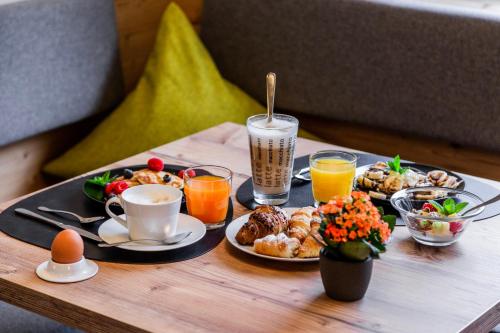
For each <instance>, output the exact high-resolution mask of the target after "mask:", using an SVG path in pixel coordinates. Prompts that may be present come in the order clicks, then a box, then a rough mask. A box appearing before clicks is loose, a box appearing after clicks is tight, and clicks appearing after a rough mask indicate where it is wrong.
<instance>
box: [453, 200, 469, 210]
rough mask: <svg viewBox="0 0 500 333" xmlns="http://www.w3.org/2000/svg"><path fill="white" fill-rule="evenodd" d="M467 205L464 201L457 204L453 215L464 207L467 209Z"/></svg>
mask: <svg viewBox="0 0 500 333" xmlns="http://www.w3.org/2000/svg"><path fill="white" fill-rule="evenodd" d="M468 204H469V203H468V202H465V201H464V202H459V203H457V205H456V206H455V213H458V212H460V211H462V210H463V209H464V208H465V207H467V205H468Z"/></svg>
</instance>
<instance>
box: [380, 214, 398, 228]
mask: <svg viewBox="0 0 500 333" xmlns="http://www.w3.org/2000/svg"><path fill="white" fill-rule="evenodd" d="M382 220H384V222H387V224H389V229H390V230H391V231H393V230H394V227H395V226H396V215H384V216H382Z"/></svg>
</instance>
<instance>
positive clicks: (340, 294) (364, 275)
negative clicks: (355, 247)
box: [319, 247, 373, 302]
mask: <svg viewBox="0 0 500 333" xmlns="http://www.w3.org/2000/svg"><path fill="white" fill-rule="evenodd" d="M319 267H320V272H321V280H322V281H323V286H324V287H325V292H326V294H327V295H328V297H330V298H333V299H335V300H338V301H345V302H351V301H356V300H358V299H361V298H363V296H364V295H365V293H366V290H367V289H368V285H369V284H370V278H371V276H372V269H373V260H372V258H371V257H368V259H366V260H364V261H348V260H345V259H341V258H337V257H335V256H334V255H333V254H332V253H331V252H330V251H329V250H328V249H327V248H326V247H325V248H323V249H321V253H320V258H319Z"/></svg>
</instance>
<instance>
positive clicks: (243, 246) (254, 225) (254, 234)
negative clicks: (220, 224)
mask: <svg viewBox="0 0 500 333" xmlns="http://www.w3.org/2000/svg"><path fill="white" fill-rule="evenodd" d="M320 224H321V218H320V216H319V214H318V212H317V211H316V208H314V207H302V208H300V207H297V208H289V207H287V208H280V207H277V206H269V205H263V206H258V207H257V208H256V209H255V210H254V211H253V212H252V213H250V214H246V215H243V216H240V217H239V218H237V219H235V220H234V221H233V222H231V223H230V224H229V225H228V227H227V229H226V237H227V239H228V241H229V242H230V243H231V244H232V245H233V246H234V247H236V248H237V249H239V250H241V251H243V252H246V253H248V254H251V255H254V256H257V257H261V258H266V259H271V260H278V261H288V262H311V261H318V260H319V251H320V250H321V248H322V247H323V245H322V244H321V243H320V242H319V241H318V240H321V236H320V235H319V233H318V229H319V227H320Z"/></svg>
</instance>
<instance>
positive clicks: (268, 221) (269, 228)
mask: <svg viewBox="0 0 500 333" xmlns="http://www.w3.org/2000/svg"><path fill="white" fill-rule="evenodd" d="M287 227H288V216H287V214H286V213H285V211H284V210H282V209H281V208H279V207H276V206H268V205H265V206H259V207H257V208H256V209H255V211H254V212H253V213H252V214H251V215H250V217H249V218H248V222H247V223H245V224H244V225H243V226H242V227H241V229H240V230H239V231H238V233H237V234H236V241H237V242H238V243H240V244H242V245H251V244H253V242H254V241H255V240H256V239H258V238H262V237H265V236H267V235H277V234H279V233H280V232H284V231H285V230H286V228H287Z"/></svg>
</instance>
